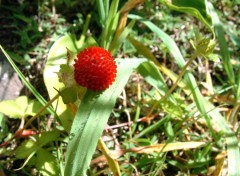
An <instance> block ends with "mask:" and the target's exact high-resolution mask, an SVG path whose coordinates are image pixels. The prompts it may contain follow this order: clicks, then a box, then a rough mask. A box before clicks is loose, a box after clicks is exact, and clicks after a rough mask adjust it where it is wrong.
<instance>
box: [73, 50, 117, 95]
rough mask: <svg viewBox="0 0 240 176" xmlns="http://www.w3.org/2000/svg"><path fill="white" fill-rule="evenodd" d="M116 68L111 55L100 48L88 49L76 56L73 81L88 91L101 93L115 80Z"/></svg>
mask: <svg viewBox="0 0 240 176" xmlns="http://www.w3.org/2000/svg"><path fill="white" fill-rule="evenodd" d="M116 72H117V66H116V63H115V61H114V58H113V57H112V56H111V54H110V53H109V52H108V51H106V50H105V49H103V48H100V47H95V46H94V47H89V48H87V49H84V50H83V51H81V52H80V53H79V54H78V55H77V59H75V63H74V79H75V81H76V82H77V83H78V84H79V85H81V86H84V87H87V88H88V89H91V90H94V91H103V90H105V89H107V88H108V87H109V86H110V85H111V84H112V83H113V82H114V80H115V78H116Z"/></svg>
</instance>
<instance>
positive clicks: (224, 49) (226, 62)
mask: <svg viewBox="0 0 240 176" xmlns="http://www.w3.org/2000/svg"><path fill="white" fill-rule="evenodd" d="M208 7H209V10H210V12H211V16H212V19H213V26H214V30H215V32H216V36H217V40H218V42H219V47H220V55H221V59H222V61H223V67H224V69H225V71H226V73H227V76H228V80H229V82H230V83H231V84H234V83H235V74H234V70H233V66H232V64H231V60H230V53H229V51H228V46H227V42H226V39H225V33H224V27H223V25H222V23H221V21H220V19H219V17H218V15H217V12H216V11H215V10H214V7H213V5H212V4H211V3H210V2H209V3H208Z"/></svg>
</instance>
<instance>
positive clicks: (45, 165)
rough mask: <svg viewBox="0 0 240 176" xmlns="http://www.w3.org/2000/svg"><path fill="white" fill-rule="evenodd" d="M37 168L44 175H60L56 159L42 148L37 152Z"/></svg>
mask: <svg viewBox="0 0 240 176" xmlns="http://www.w3.org/2000/svg"><path fill="white" fill-rule="evenodd" d="M36 167H37V169H38V171H40V173H41V174H42V175H58V174H59V166H58V164H57V161H56V157H54V156H53V155H52V154H51V153H50V152H48V151H47V150H44V149H41V148H40V149H39V150H38V151H37V158H36Z"/></svg>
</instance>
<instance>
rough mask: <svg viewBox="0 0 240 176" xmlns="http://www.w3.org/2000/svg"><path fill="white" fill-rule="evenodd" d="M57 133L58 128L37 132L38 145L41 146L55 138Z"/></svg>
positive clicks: (57, 135)
mask: <svg viewBox="0 0 240 176" xmlns="http://www.w3.org/2000/svg"><path fill="white" fill-rule="evenodd" d="M59 135H60V132H59V131H58V130H54V131H47V132H44V133H41V134H39V137H38V138H37V142H38V146H40V147H42V146H44V145H46V144H47V143H49V142H52V141H55V140H57V139H58V137H59Z"/></svg>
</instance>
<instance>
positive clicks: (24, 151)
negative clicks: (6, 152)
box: [16, 140, 38, 159]
mask: <svg viewBox="0 0 240 176" xmlns="http://www.w3.org/2000/svg"><path fill="white" fill-rule="evenodd" d="M37 149H38V145H37V143H36V142H34V141H32V140H26V141H24V142H23V143H21V145H20V146H19V147H18V148H17V149H16V158H18V159H25V158H27V157H28V156H30V155H31V154H32V153H33V152H36V151H37Z"/></svg>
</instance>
